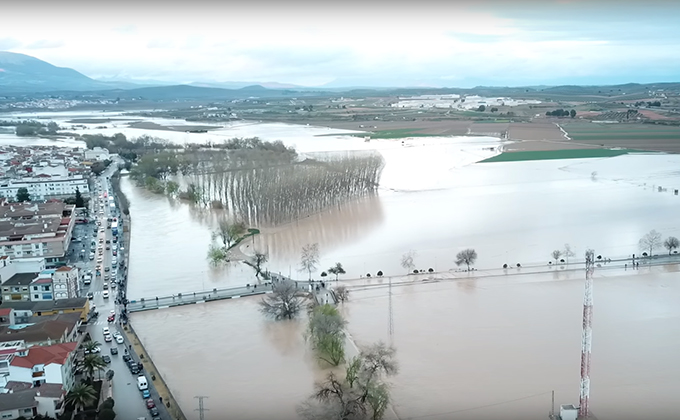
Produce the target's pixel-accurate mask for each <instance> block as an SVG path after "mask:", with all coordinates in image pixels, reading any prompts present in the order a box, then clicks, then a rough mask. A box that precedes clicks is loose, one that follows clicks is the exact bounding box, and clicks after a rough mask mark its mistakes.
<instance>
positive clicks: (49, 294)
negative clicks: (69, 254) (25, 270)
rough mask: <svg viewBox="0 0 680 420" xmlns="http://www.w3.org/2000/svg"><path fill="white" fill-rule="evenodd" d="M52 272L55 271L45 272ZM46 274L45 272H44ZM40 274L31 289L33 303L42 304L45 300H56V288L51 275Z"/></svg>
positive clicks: (32, 283)
mask: <svg viewBox="0 0 680 420" xmlns="http://www.w3.org/2000/svg"><path fill="white" fill-rule="evenodd" d="M45 271H52V272H53V273H54V270H45ZM43 273H44V272H43ZM43 273H38V277H37V278H36V279H35V280H33V281H32V282H31V285H30V287H29V293H30V299H31V302H42V301H44V300H54V287H53V284H52V276H51V275H47V276H45V275H43Z"/></svg>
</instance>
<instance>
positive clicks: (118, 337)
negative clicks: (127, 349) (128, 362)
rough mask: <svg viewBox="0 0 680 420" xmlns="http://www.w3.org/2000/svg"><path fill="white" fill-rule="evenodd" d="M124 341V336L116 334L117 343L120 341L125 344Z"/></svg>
mask: <svg viewBox="0 0 680 420" xmlns="http://www.w3.org/2000/svg"><path fill="white" fill-rule="evenodd" d="M124 342H125V339H124V338H123V336H122V335H120V334H118V335H117V336H116V343H118V344H123V343H124Z"/></svg>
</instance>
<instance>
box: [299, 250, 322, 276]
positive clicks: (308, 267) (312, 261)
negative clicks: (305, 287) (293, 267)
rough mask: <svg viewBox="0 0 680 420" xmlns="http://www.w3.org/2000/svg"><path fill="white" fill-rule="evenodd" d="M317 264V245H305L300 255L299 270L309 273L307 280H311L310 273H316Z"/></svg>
mask: <svg viewBox="0 0 680 420" xmlns="http://www.w3.org/2000/svg"><path fill="white" fill-rule="evenodd" d="M318 264H319V244H318V243H313V244H307V245H305V246H303V247H302V254H301V255H300V269H301V271H307V272H308V273H309V280H311V279H312V272H313V271H316V267H317V265H318Z"/></svg>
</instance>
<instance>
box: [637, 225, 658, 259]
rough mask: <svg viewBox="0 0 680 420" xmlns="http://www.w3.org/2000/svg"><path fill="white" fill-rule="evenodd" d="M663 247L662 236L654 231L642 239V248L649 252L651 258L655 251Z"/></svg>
mask: <svg viewBox="0 0 680 420" xmlns="http://www.w3.org/2000/svg"><path fill="white" fill-rule="evenodd" d="M660 246H661V234H660V233H659V232H657V231H656V230H654V229H652V230H650V231H649V233H647V234H646V235H645V236H643V237H642V238H640V248H641V249H643V250H649V257H650V258H651V257H652V253H653V252H654V250H655V249H656V248H658V247H660Z"/></svg>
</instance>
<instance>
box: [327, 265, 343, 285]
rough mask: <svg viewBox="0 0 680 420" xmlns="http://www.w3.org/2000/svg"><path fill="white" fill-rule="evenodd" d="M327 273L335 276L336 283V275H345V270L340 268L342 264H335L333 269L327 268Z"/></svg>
mask: <svg viewBox="0 0 680 420" xmlns="http://www.w3.org/2000/svg"><path fill="white" fill-rule="evenodd" d="M328 272H329V273H331V274H335V281H338V275H340V274H345V273H346V271H345V269H344V268H343V267H342V264H340V263H339V262H338V263H335V265H334V266H333V267H331V268H329V269H328Z"/></svg>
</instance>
